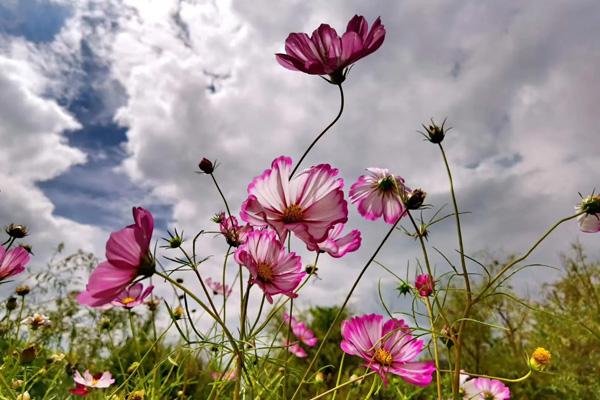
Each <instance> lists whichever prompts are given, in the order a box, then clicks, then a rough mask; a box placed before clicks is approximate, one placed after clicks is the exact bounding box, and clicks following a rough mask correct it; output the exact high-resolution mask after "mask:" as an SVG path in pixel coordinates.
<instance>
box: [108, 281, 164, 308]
mask: <svg viewBox="0 0 600 400" xmlns="http://www.w3.org/2000/svg"><path fill="white" fill-rule="evenodd" d="M153 289H154V286H153V285H150V286H148V287H147V288H146V290H144V285H142V284H141V283H136V284H135V285H132V286H129V287H128V288H127V289H125V290H123V291H122V292H121V293H119V295H118V296H117V297H116V298H115V299H114V300H113V301H112V302H111V304H112V305H113V306H118V307H123V308H126V309H132V308H133V307H135V306H139V305H140V304H142V303H143V302H144V300H145V299H146V297H148V296H150V293H152V290H153Z"/></svg>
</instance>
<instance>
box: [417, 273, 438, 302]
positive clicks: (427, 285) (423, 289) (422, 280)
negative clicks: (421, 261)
mask: <svg viewBox="0 0 600 400" xmlns="http://www.w3.org/2000/svg"><path fill="white" fill-rule="evenodd" d="M434 287H435V282H434V281H433V277H432V276H431V275H429V274H422V275H418V276H417V279H415V288H416V289H417V291H418V292H419V295H420V296H423V297H428V296H431V294H432V293H433V289H434Z"/></svg>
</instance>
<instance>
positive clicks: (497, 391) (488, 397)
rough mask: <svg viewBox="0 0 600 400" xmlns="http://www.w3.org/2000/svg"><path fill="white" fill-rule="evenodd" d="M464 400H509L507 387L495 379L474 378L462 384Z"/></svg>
mask: <svg viewBox="0 0 600 400" xmlns="http://www.w3.org/2000/svg"><path fill="white" fill-rule="evenodd" d="M462 390H463V392H464V393H463V395H464V399H465V400H466V399H469V400H507V399H510V390H509V389H508V387H507V386H506V385H505V384H504V383H502V382H500V381H499V380H496V379H488V378H475V379H471V380H468V381H466V382H464V383H463V384H462Z"/></svg>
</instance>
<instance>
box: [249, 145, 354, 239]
mask: <svg viewBox="0 0 600 400" xmlns="http://www.w3.org/2000/svg"><path fill="white" fill-rule="evenodd" d="M291 166H292V159H291V158H289V157H283V156H282V157H279V158H276V159H275V160H274V161H273V163H272V164H271V169H267V170H266V171H265V172H263V173H262V174H261V175H259V176H257V177H256V178H254V180H252V183H250V185H248V195H249V196H248V199H246V201H245V202H244V203H243V204H242V212H241V213H240V216H241V217H242V219H243V220H244V221H246V222H249V223H250V224H252V225H254V226H270V227H271V228H273V229H275V230H276V231H277V233H278V234H279V239H280V240H281V241H282V242H283V241H285V239H286V237H287V234H288V232H289V231H292V232H294V234H295V235H296V236H298V237H299V238H300V239H301V240H302V241H304V243H306V244H307V245H309V246H311V245H312V246H316V245H317V244H318V243H320V242H322V241H324V240H325V239H326V238H327V234H328V232H329V230H330V229H331V228H332V227H333V226H334V225H335V224H337V223H340V222H342V223H343V222H346V221H347V220H348V204H347V203H346V200H344V192H343V191H342V187H343V186H344V181H343V179H341V178H336V176H337V174H338V170H337V169H335V168H332V167H331V166H330V165H328V164H320V165H317V166H315V167H311V168H308V169H305V170H304V171H302V172H300V173H299V174H298V175H296V176H295V177H294V178H290V173H291Z"/></svg>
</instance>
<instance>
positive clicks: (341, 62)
mask: <svg viewBox="0 0 600 400" xmlns="http://www.w3.org/2000/svg"><path fill="white" fill-rule="evenodd" d="M384 39H385V28H384V27H383V25H382V24H381V20H380V19H379V18H377V19H376V20H375V22H374V23H373V26H372V27H371V30H369V26H368V23H367V21H366V19H365V18H364V17H362V16H358V15H355V16H354V17H353V18H352V19H351V20H350V22H348V27H347V28H346V33H344V34H343V35H342V37H340V36H339V35H338V34H337V32H336V31H335V29H333V28H332V27H331V26H329V25H327V24H321V26H319V28H317V29H316V30H315V31H314V32H313V34H312V36H310V37H309V36H308V35H307V34H306V33H290V35H289V36H288V37H287V39H286V41H285V52H286V54H282V53H279V54H276V55H275V56H276V58H277V61H278V62H279V64H281V65H282V66H283V67H285V68H287V69H290V70H293V71H301V72H305V73H307V74H311V75H329V78H330V82H331V83H333V84H340V83H342V82H343V81H344V79H345V78H346V74H347V73H348V69H347V67H349V66H350V65H351V64H353V63H355V62H356V61H358V60H360V59H361V58H363V57H366V56H367V55H369V54H371V53H373V52H374V51H375V50H377V49H378V48H379V47H380V46H381V44H382V43H383V40H384Z"/></svg>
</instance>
